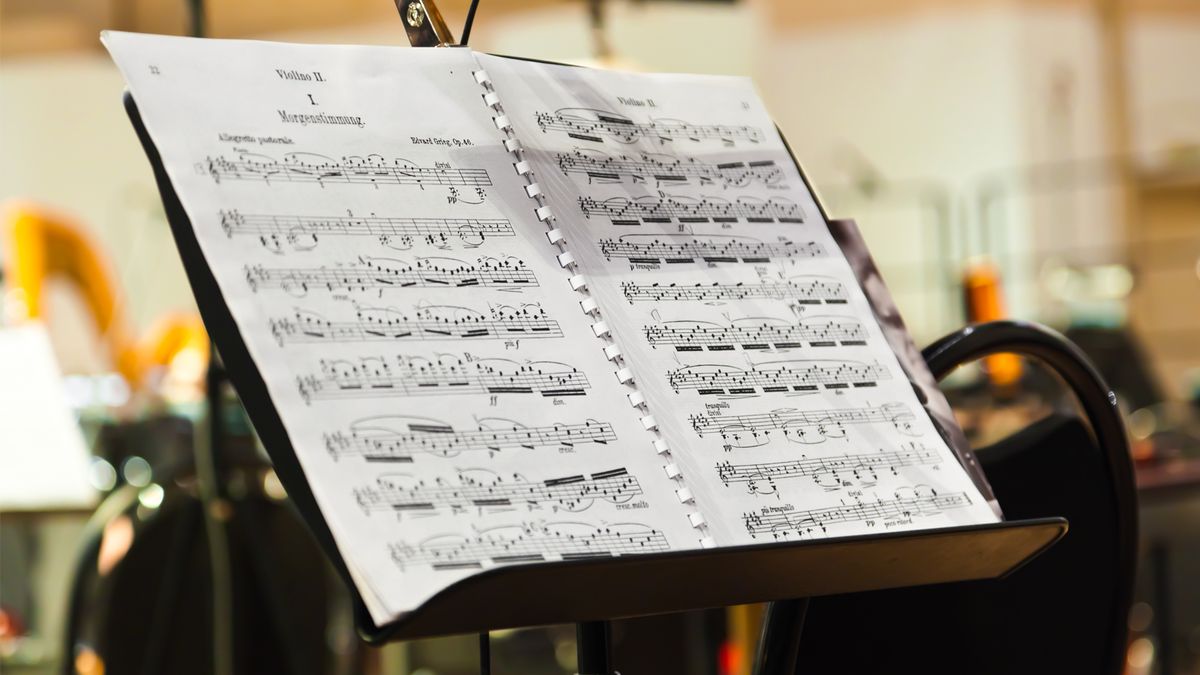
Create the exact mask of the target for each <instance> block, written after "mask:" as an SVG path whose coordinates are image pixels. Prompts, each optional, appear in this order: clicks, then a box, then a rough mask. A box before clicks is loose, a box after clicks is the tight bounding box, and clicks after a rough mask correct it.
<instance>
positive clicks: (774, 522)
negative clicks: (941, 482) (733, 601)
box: [742, 485, 971, 540]
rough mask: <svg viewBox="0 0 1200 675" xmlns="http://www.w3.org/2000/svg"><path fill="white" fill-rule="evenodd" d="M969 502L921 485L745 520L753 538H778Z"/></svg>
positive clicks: (922, 513) (926, 513)
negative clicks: (890, 496) (889, 495)
mask: <svg viewBox="0 0 1200 675" xmlns="http://www.w3.org/2000/svg"><path fill="white" fill-rule="evenodd" d="M970 505H971V498H970V497H968V496H967V493H965V492H955V493H952V494H946V495H939V494H938V493H937V491H936V490H934V489H933V488H930V487H929V486H925V485H921V486H917V487H915V488H901V489H899V490H897V491H896V492H895V498H894V499H887V500H877V501H866V502H864V501H854V502H851V503H849V504H847V503H845V502H843V503H842V504H841V505H840V506H832V507H828V508H819V509H807V510H783V509H780V508H778V507H768V508H764V509H763V510H761V511H758V512H753V511H752V512H747V513H745V514H743V515H742V523H743V524H744V525H745V526H746V532H748V533H749V534H750V536H751V537H753V538H756V539H757V538H758V535H768V534H769V535H771V538H772V539H775V540H779V539H787V538H789V537H791V536H796V537H804V536H806V535H818V532H819V533H820V534H826V533H827V532H828V529H827V528H828V526H829V525H835V524H838V523H853V522H864V523H866V524H867V525H869V526H872V527H874V526H876V525H878V524H879V523H878V522H877V521H884V523H883V524H884V526H887V525H888V524H889V521H907V520H910V519H912V518H915V517H921V516H932V515H937V514H939V513H942V512H943V511H947V510H949V509H957V508H962V507H965V506H970Z"/></svg>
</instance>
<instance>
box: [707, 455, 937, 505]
mask: <svg viewBox="0 0 1200 675" xmlns="http://www.w3.org/2000/svg"><path fill="white" fill-rule="evenodd" d="M941 461H942V459H941V457H939V456H938V454H937V453H936V452H934V451H933V450H930V449H928V448H926V447H925V446H923V445H921V444H919V443H913V444H909V445H908V446H907V449H904V450H880V451H879V452H862V453H845V454H840V455H831V456H829V457H804V458H801V459H791V460H786V461H782V462H756V463H749V464H733V463H731V462H718V463H717V477H718V478H719V479H720V480H721V482H722V483H724V484H725V487H730V486H731V485H735V484H741V485H745V486H746V490H747V492H749V493H750V494H759V495H771V494H774V495H777V496H778V494H779V487H778V482H779V481H781V480H786V479H791V478H811V479H812V480H813V482H814V483H816V484H817V485H819V486H821V487H822V488H824V489H826V490H836V489H839V488H843V487H849V486H851V485H855V484H857V485H865V486H870V485H874V484H875V483H876V482H878V480H879V474H880V473H891V474H892V475H893V476H899V475H900V472H899V471H898V469H901V468H903V467H906V466H930V465H933V464H940V463H941Z"/></svg>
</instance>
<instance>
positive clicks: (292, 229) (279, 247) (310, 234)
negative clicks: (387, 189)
mask: <svg viewBox="0 0 1200 675" xmlns="http://www.w3.org/2000/svg"><path fill="white" fill-rule="evenodd" d="M218 215H219V217H220V219H221V229H222V230H224V231H225V236H227V237H229V238H230V239H232V238H233V237H235V236H249V237H255V238H257V239H258V243H259V244H261V245H262V246H263V247H264V248H266V249H267V250H269V251H272V252H274V253H282V252H283V249H284V246H285V245H286V246H287V247H290V248H291V249H293V250H296V251H309V250H312V249H314V248H316V247H317V244H318V243H319V242H320V240H321V239H322V238H325V237H371V238H374V239H376V240H378V241H379V243H380V244H382V245H384V246H389V247H392V248H399V249H402V250H405V249H409V248H412V246H413V243H414V242H415V241H418V240H419V241H422V242H424V243H425V244H427V245H429V246H434V247H437V248H450V247H451V245H452V240H453V239H457V240H458V241H459V242H460V243H461V244H462V245H463V246H464V247H467V248H475V247H477V246H480V245H482V244H483V242H484V241H486V240H487V239H489V238H491V237H512V236H514V235H515V232H514V231H513V228H512V223H510V222H509V221H508V220H506V219H503V218H494V219H486V218H394V217H381V216H376V215H374V214H372V215H369V216H294V215H293V216H287V215H268V214H253V213H242V212H240V211H238V210H237V209H230V210H221V211H220V212H218Z"/></svg>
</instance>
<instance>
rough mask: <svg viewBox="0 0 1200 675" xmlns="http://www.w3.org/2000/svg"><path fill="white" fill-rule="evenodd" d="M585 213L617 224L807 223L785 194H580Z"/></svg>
mask: <svg viewBox="0 0 1200 675" xmlns="http://www.w3.org/2000/svg"><path fill="white" fill-rule="evenodd" d="M579 210H580V211H582V212H583V215H584V216H586V217H588V218H590V217H592V216H607V217H608V218H609V219H610V220H611V221H612V224H613V225H641V224H642V223H670V222H672V221H675V222H679V223H707V222H713V223H737V222H745V223H775V222H778V223H803V222H804V212H803V211H802V210H801V209H800V206H799V205H798V204H796V203H795V202H792V201H790V200H787V199H784V198H782V197H771V198H770V199H766V200H764V199H758V198H756V197H738V198H737V200H736V201H733V202H730V201H727V200H725V199H722V198H720V197H699V198H698V197H690V196H687V195H668V194H666V193H663V192H660V193H659V195H658V196H657V197H655V196H648V195H645V196H641V197H632V198H631V197H609V198H608V199H605V200H603V201H600V200H597V199H595V198H593V197H580V198H579Z"/></svg>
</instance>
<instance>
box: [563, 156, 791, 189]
mask: <svg viewBox="0 0 1200 675" xmlns="http://www.w3.org/2000/svg"><path fill="white" fill-rule="evenodd" d="M557 159H558V168H559V169H561V170H562V172H563V175H565V176H570V175H571V174H582V175H584V176H587V178H588V182H589V183H591V182H602V183H620V182H621V181H622V180H624V179H626V178H628V179H630V180H631V181H633V182H635V183H648V182H650V181H655V182H656V183H657V184H658V185H659V186H662V185H686V184H697V185H720V186H722V187H725V188H730V187H745V186H747V185H749V184H751V183H755V182H757V183H762V184H763V185H778V184H779V183H781V182H782V181H783V170H782V169H780V168H779V166H778V165H776V164H775V161H774V160H762V161H754V162H720V163H716V164H713V163H708V162H703V161H701V160H698V159H695V158H692V157H687V158H683V159H681V158H678V157H673V156H671V155H664V154H660V153H646V152H643V153H638V154H637V155H635V156H632V157H631V156H628V155H616V156H610V155H607V154H605V153H603V152H600V151H597V150H573V151H571V152H569V153H558V155H557Z"/></svg>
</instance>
